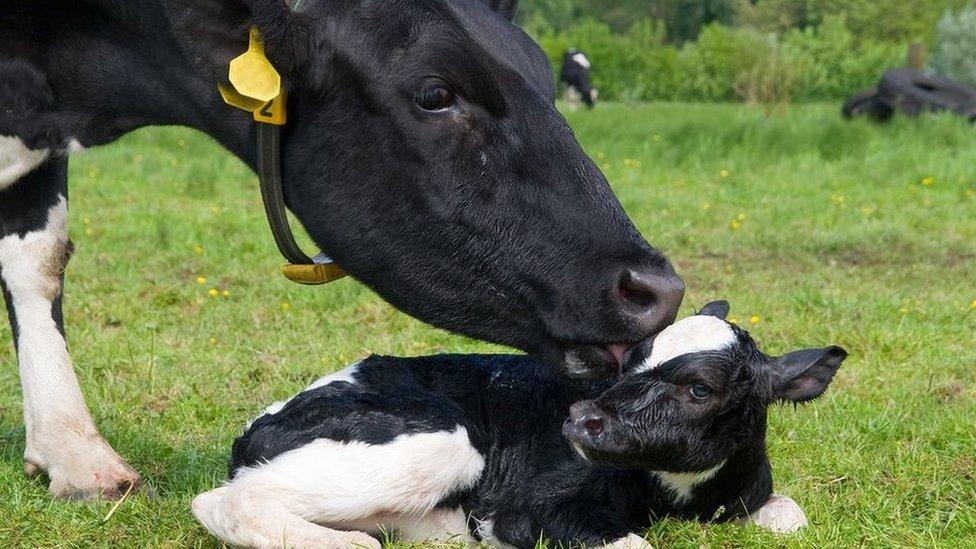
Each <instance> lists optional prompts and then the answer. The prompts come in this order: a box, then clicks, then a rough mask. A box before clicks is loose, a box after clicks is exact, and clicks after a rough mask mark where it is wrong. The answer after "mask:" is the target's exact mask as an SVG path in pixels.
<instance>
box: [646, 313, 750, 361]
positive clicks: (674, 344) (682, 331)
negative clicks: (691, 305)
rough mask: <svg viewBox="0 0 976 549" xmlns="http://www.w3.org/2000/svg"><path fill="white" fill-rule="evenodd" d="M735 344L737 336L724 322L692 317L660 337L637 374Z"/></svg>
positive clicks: (656, 339)
mask: <svg viewBox="0 0 976 549" xmlns="http://www.w3.org/2000/svg"><path fill="white" fill-rule="evenodd" d="M735 341H736V336H735V332H734V331H733V330H732V327H731V326H729V324H728V323H727V322H725V321H724V320H722V319H720V318H718V317H714V316H707V315H695V316H689V317H687V318H683V319H681V320H679V321H677V322H675V323H674V324H672V325H670V326H668V327H667V328H665V329H664V331H662V332H661V333H660V334H658V335H657V337H656V338H654V346H653V348H652V349H651V354H650V356H648V357H647V358H646V359H644V362H643V363H642V364H640V365H639V366H638V367H637V368H635V369H634V371H635V372H646V371H647V370H653V369H654V368H657V367H658V366H660V365H661V364H663V363H665V362H667V361H669V360H671V359H672V358H675V357H679V356H681V355H686V354H688V353H697V352H700V351H718V350H721V349H725V348H728V347H731V346H732V344H734V343H735Z"/></svg>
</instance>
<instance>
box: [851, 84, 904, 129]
mask: <svg viewBox="0 0 976 549" xmlns="http://www.w3.org/2000/svg"><path fill="white" fill-rule="evenodd" d="M894 112H895V111H894V110H893V109H892V108H891V107H889V106H888V104H887V103H885V102H884V101H882V100H881V99H880V98H879V97H878V88H871V89H869V90H864V91H862V92H858V93H855V94H854V95H852V96H851V97H850V98H849V99H848V100H847V101H845V102H844V108H843V109H842V110H841V114H843V115H844V118H854V117H855V116H868V117H870V118H873V119H874V120H877V121H878V122H887V121H888V119H889V118H891V115H893V114H894Z"/></svg>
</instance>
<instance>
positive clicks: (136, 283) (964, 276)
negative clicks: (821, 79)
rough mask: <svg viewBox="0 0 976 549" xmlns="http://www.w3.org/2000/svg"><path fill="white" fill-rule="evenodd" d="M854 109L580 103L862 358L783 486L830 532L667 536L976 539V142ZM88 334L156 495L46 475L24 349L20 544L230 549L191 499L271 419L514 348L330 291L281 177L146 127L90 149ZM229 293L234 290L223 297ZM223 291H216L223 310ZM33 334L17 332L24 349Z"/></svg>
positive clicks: (653, 230)
mask: <svg viewBox="0 0 976 549" xmlns="http://www.w3.org/2000/svg"><path fill="white" fill-rule="evenodd" d="M837 111H838V109H837V108H835V106H832V105H831V106H820V105H813V106H798V107H793V108H791V109H790V111H789V112H788V113H787V114H785V115H783V116H780V117H775V118H772V119H765V118H763V116H762V115H761V113H760V112H758V111H755V110H752V109H749V108H747V107H742V106H731V105H675V104H655V105H646V106H638V107H625V106H622V105H601V106H600V107H599V108H598V109H597V110H596V111H594V112H577V113H570V114H569V118H570V120H571V122H572V123H573V126H574V127H575V128H576V131H577V134H578V136H579V138H580V140H581V142H582V143H583V144H584V146H585V147H586V149H587V150H588V151H589V152H590V154H591V155H593V156H594V158H596V159H597V161H598V162H599V163H600V164H601V165H602V166H603V168H604V171H605V172H606V174H607V176H608V177H609V179H610V180H611V181H612V182H613V184H614V187H615V189H616V191H617V193H618V196H619V197H620V199H621V201H622V202H623V204H624V206H625V208H626V209H627V211H628V212H629V213H630V215H631V216H632V217H633V219H634V220H635V222H636V223H637V225H638V227H639V228H640V229H641V231H642V232H643V233H644V235H645V236H646V237H647V238H648V240H650V241H651V242H652V243H653V244H655V245H656V246H657V247H659V248H661V249H663V250H665V251H666V252H667V253H668V254H669V256H670V257H671V258H672V259H673V260H674V261H675V263H676V265H677V267H678V269H679V271H680V273H681V274H682V275H683V276H684V278H685V281H686V282H687V286H688V296H687V298H686V301H685V306H684V308H683V309H684V312H685V313H687V312H690V311H691V309H692V307H693V306H695V305H700V304H702V303H703V302H705V301H706V300H710V299H714V298H727V299H729V300H730V301H731V303H732V307H733V311H732V314H733V316H735V317H737V318H738V319H739V323H740V324H742V325H744V326H747V327H748V329H749V330H750V331H751V332H752V333H753V334H754V335H755V336H756V337H757V339H758V340H759V341H760V342H761V343H763V344H764V345H765V348H766V349H767V350H769V351H773V352H779V351H785V350H789V349H791V348H794V347H799V346H803V345H807V346H814V345H823V344H828V343H837V344H841V345H843V346H844V347H846V348H847V349H848V350H849V351H850V352H851V358H850V359H849V360H848V361H847V362H846V363H845V365H844V367H843V368H842V369H841V371H840V373H839V375H838V377H837V379H836V380H835V382H834V384H833V386H832V388H831V389H830V391H829V392H828V395H827V396H825V397H824V398H822V399H821V400H820V401H819V402H817V403H815V404H812V405H809V406H805V407H802V408H798V409H793V408H791V407H782V408H778V409H776V410H774V411H773V412H772V414H771V415H772V418H771V429H770V433H769V443H770V447H771V454H772V459H773V467H774V471H775V478H776V485H777V491H779V492H782V493H785V494H788V495H790V496H792V497H794V498H795V499H796V500H798V501H799V502H800V504H801V505H802V506H803V507H804V508H805V510H806V512H807V514H808V516H809V518H810V520H811V522H812V526H811V527H810V528H809V529H807V530H806V531H804V532H802V533H800V534H797V535H794V536H790V537H786V538H775V537H773V536H771V535H769V534H765V533H763V532H759V531H758V530H756V529H754V528H744V527H738V526H732V525H711V526H702V525H698V524H689V523H680V522H675V521H665V522H662V523H660V524H658V525H656V526H654V527H653V528H652V529H651V531H650V532H648V536H649V539H651V540H652V542H653V543H654V544H655V546H674V547H699V546H726V547H731V546H741V545H753V544H756V545H776V546H779V545H785V546H798V547H825V546H826V547H833V546H886V547H918V546H933V547H934V546H941V547H961V546H966V545H968V546H976V345H974V339H976V131H974V129H973V128H972V127H971V126H969V125H966V124H964V123H962V122H960V121H958V120H955V119H953V118H951V117H926V118H922V119H918V120H908V119H896V120H895V121H894V123H892V124H890V125H887V126H874V125H872V124H870V123H867V122H861V121H857V122H853V123H847V122H844V121H842V120H840V118H839V115H838V112H837ZM71 174H72V188H71V192H72V203H71V209H72V210H71V235H72V238H73V239H74V240H75V243H76V244H77V252H76V254H75V256H74V258H73V260H72V263H71V266H70V268H69V271H68V272H69V282H68V286H67V294H66V303H67V307H66V322H67V329H68V332H69V341H70V347H71V349H72V352H73V357H74V360H75V362H76V363H77V370H78V375H79V377H80V378H81V383H82V387H83V390H84V392H85V395H86V396H87V398H88V402H89V404H90V405H91V408H92V412H93V414H94V416H95V418H96V421H97V423H98V424H99V426H100V427H101V429H102V431H103V433H104V434H105V435H106V437H107V438H108V439H109V440H110V441H111V442H112V444H113V445H114V447H115V448H116V449H117V450H118V451H119V452H120V453H121V454H122V455H123V456H125V457H126V458H128V459H129V461H130V462H131V463H132V464H133V465H134V466H135V467H136V468H137V469H138V470H139V471H140V472H141V473H142V474H143V475H144V477H145V478H146V480H147V481H148V483H149V484H151V485H152V487H153V488H154V490H155V493H156V497H154V498H152V499H149V498H146V497H145V496H138V497H133V498H130V499H129V500H127V501H125V502H124V503H123V504H122V505H121V506H120V507H119V508H118V509H117V511H116V512H115V513H114V514H113V515H112V516H111V518H110V519H109V520H107V521H106V520H103V517H105V516H106V514H108V512H109V510H110V508H111V503H64V502H55V501H51V500H50V499H49V498H48V497H47V495H46V492H45V485H44V483H43V482H42V481H40V480H29V479H27V478H25V477H24V475H23V473H22V460H21V455H22V453H23V449H24V430H23V427H22V425H21V411H20V389H19V382H18V379H17V373H16V362H15V357H14V352H13V348H12V346H11V345H9V344H6V343H4V344H2V345H0V364H3V368H2V369H0V437H2V441H0V447H2V453H0V495H2V497H0V517H2V519H0V540H2V541H0V545H2V546H3V547H38V546H43V547H55V546H57V547H88V546H99V547H198V546H199V547H213V546H215V545H216V543H215V542H214V541H213V540H212V539H210V538H209V537H208V536H207V534H206V533H205V532H204V531H203V530H202V529H201V528H200V527H198V526H197V525H196V523H195V522H194V520H193V519H192V517H191V516H190V514H189V511H188V506H189V502H190V500H191V498H192V497H193V495H194V494H196V493H198V492H200V491H202V490H205V489H209V488H211V487H213V486H214V485H216V484H217V483H218V482H220V481H221V480H222V479H223V478H224V475H225V473H226V470H225V463H226V459H227V456H228V452H229V448H230V441H231V440H232V439H233V437H234V436H235V435H236V434H237V433H238V432H239V429H240V428H241V426H242V425H243V423H244V422H245V421H246V420H247V419H248V418H249V417H251V416H252V415H254V414H255V413H256V412H257V411H258V410H259V409H260V408H261V407H262V406H263V405H265V404H267V403H268V402H271V401H272V400H275V399H279V398H283V397H286V396H288V395H290V394H292V393H293V392H295V391H296V390H298V389H299V388H300V387H302V386H303V385H304V384H305V383H307V382H308V381H310V380H312V379H313V378H315V377H317V376H319V375H321V374H323V373H326V372H329V371H331V370H333V369H337V368H339V367H341V366H343V365H345V364H347V363H349V362H350V361H353V360H356V359H358V358H360V357H362V356H364V355H366V354H368V353H370V352H382V353H388V354H404V355H415V354H424V353H435V352H441V351H491V350H494V349H496V348H494V347H492V346H489V345H485V344H482V343H478V342H473V341H470V340H465V339H462V338H458V337H455V336H451V335H448V334H446V333H444V332H440V331H437V330H433V329H431V328H428V327H425V326H423V325H421V324H420V323H418V322H416V321H413V320H411V319H409V318H407V317H405V316H404V315H402V314H400V313H398V312H397V311H395V310H394V309H392V308H391V307H389V306H388V305H385V304H384V303H383V302H382V301H380V300H379V299H378V298H377V297H376V296H375V295H373V294H372V293H370V292H369V291H368V290H366V289H364V288H363V287H361V286H360V285H358V284H357V283H355V282H354V281H351V280H346V281H342V282H339V283H336V284H334V285H331V286H328V287H320V288H305V287H299V286H296V285H293V284H290V283H288V282H286V281H285V280H284V279H282V278H281V277H280V276H278V275H277V269H278V267H279V263H280V262H281V261H280V258H279V257H278V255H277V252H276V251H275V249H274V245H273V243H272V240H271V235H270V234H269V232H268V230H267V227H266V225H265V220H264V218H263V213H262V210H261V207H260V201H259V195H258V190H257V183H256V180H255V178H254V177H253V176H252V175H251V174H250V173H249V172H248V171H247V170H246V169H245V168H244V167H243V166H242V165H240V164H239V163H238V162H237V161H236V160H234V159H233V158H231V157H230V156H229V155H228V154H226V153H224V152H222V151H221V150H220V149H219V148H218V147H217V146H216V145H214V144H213V143H211V142H210V141H209V140H208V139H207V138H205V137H203V136H200V135H197V134H194V133H191V132H188V131H184V130H179V129H153V130H148V131H141V132H137V133H136V134H134V135H131V136H129V137H127V138H125V139H123V140H122V141H121V142H119V143H117V144H115V145H113V146H110V147H106V148H103V149H100V150H94V151H91V152H89V153H87V154H85V155H83V156H80V157H77V158H75V159H74V160H72V166H71ZM211 290H216V292H212V291H211ZM211 293H216V294H217V295H216V296H211V295H210V294H211ZM9 336H10V330H9V327H7V326H6V324H5V323H4V324H3V325H2V326H0V340H4V341H9Z"/></svg>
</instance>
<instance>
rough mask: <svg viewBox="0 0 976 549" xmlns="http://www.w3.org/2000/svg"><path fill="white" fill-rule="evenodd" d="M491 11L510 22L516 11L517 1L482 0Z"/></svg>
mask: <svg viewBox="0 0 976 549" xmlns="http://www.w3.org/2000/svg"><path fill="white" fill-rule="evenodd" d="M484 2H485V3H486V4H488V7H489V8H491V10H492V11H494V12H497V13H498V14H499V15H501V16H502V17H504V18H505V19H508V20H509V21H511V20H512V19H514V18H515V12H517V11H518V0H484Z"/></svg>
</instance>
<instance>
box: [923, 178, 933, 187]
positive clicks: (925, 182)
mask: <svg viewBox="0 0 976 549" xmlns="http://www.w3.org/2000/svg"><path fill="white" fill-rule="evenodd" d="M933 183H935V178H934V177H932V176H928V177H926V178H923V179H922V185H925V186H926V187H930V186H931V185H932V184H933Z"/></svg>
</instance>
